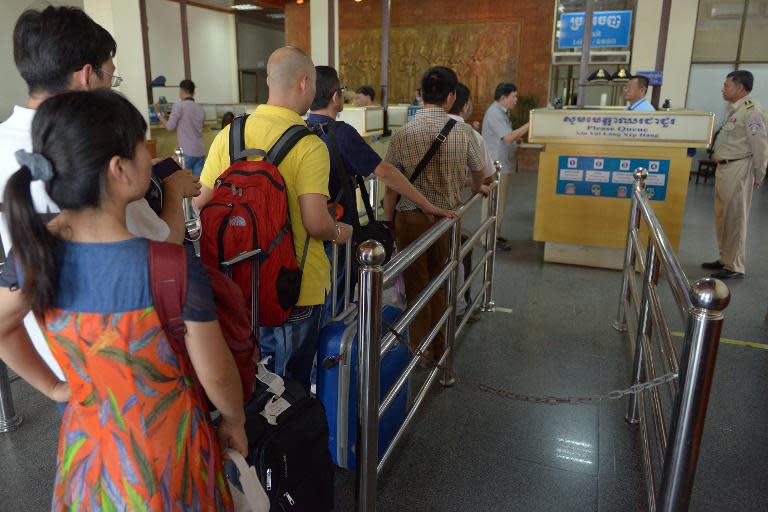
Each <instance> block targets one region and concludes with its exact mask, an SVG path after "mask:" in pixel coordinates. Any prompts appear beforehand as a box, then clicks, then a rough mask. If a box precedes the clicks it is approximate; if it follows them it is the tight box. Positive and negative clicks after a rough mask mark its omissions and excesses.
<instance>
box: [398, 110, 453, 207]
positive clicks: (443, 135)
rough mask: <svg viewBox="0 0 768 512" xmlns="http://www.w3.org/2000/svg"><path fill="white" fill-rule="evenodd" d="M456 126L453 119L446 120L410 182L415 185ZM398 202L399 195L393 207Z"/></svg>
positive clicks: (414, 171)
mask: <svg viewBox="0 0 768 512" xmlns="http://www.w3.org/2000/svg"><path fill="white" fill-rule="evenodd" d="M455 125H456V120H455V119H453V118H450V119H448V122H447V123H445V126H443V129H442V130H440V133H438V134H437V137H435V140H434V141H432V145H431V146H429V149H428V150H427V153H426V154H425V155H424V158H422V159H421V161H420V162H419V163H418V164H417V165H416V168H415V169H414V170H413V174H411V178H410V182H411V183H416V179H417V178H418V177H419V175H420V174H421V173H422V171H424V169H426V167H427V164H428V163H429V161H430V160H432V157H433V156H435V153H437V150H438V149H440V146H441V145H442V144H443V142H445V139H447V138H448V134H449V133H451V130H453V127H454V126H455ZM399 202H400V194H398V195H397V199H395V207H397V203H399Z"/></svg>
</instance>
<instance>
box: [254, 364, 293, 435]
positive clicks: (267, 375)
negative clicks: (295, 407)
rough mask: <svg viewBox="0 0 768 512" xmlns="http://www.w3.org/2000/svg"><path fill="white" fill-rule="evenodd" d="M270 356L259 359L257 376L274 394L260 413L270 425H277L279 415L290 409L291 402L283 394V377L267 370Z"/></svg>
mask: <svg viewBox="0 0 768 512" xmlns="http://www.w3.org/2000/svg"><path fill="white" fill-rule="evenodd" d="M269 357H271V356H269ZM269 357H266V358H264V359H263V360H261V361H259V363H258V365H257V372H256V378H257V379H259V380H260V381H261V382H263V383H264V385H265V386H267V391H269V392H270V393H272V395H273V396H272V398H270V399H269V401H268V402H267V403H266V405H265V406H264V410H262V411H261V412H260V413H259V414H261V415H262V416H263V417H264V418H265V419H266V420H267V423H269V424H270V425H277V417H278V416H280V414H281V413H282V412H283V411H285V410H286V409H288V408H289V407H290V406H291V404H290V403H288V401H287V400H285V399H284V398H283V397H282V396H281V395H282V394H283V392H284V391H285V382H284V381H283V378H282V377H280V376H279V375H277V374H276V373H272V372H270V371H269V370H267V363H268V362H269Z"/></svg>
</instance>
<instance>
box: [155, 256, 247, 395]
mask: <svg viewBox="0 0 768 512" xmlns="http://www.w3.org/2000/svg"><path fill="white" fill-rule="evenodd" d="M185 252H186V249H185V248H184V246H181V245H176V244H169V243H165V242H153V241H150V242H149V255H148V256H149V258H148V259H149V282H150V287H151V290H152V299H153V301H154V303H155V310H156V311H157V314H158V316H159V317H160V322H161V323H162V325H163V329H164V330H165V332H166V334H167V336H168V343H170V344H171V348H173V351H174V353H176V355H177V356H179V357H183V358H187V357H188V355H187V348H186V345H185V339H184V335H185V334H186V327H185V326H184V320H183V319H182V311H183V309H184V304H185V303H186V301H187V288H188V281H187V277H188V276H187V257H186V254H185ZM207 270H208V275H209V277H210V279H211V288H212V289H213V300H214V302H215V303H216V316H217V317H218V319H219V325H220V326H221V332H222V334H223V335H224V341H225V342H226V343H227V346H228V347H229V350H230V351H231V352H232V357H233V358H234V359H235V364H236V365H237V370H238V373H239V374H240V380H241V382H242V384H243V399H244V402H245V403H248V402H249V401H250V400H251V398H252V397H253V384H254V381H255V380H256V363H257V362H258V361H259V358H260V355H259V346H258V343H257V341H256V339H257V338H256V335H255V332H256V331H255V328H252V327H251V321H252V320H251V318H252V312H251V310H250V309H249V308H248V305H247V304H246V300H245V297H243V293H242V292H241V291H240V288H239V287H238V286H237V285H236V284H235V283H234V282H233V281H232V280H231V279H229V278H228V277H227V276H226V275H224V274H223V273H222V272H220V271H219V270H217V269H215V268H208V269H207ZM196 386H197V388H198V392H199V393H200V396H203V397H204V396H205V392H204V390H203V389H202V386H200V383H199V381H196ZM210 405H211V404H210V403H209V406H210Z"/></svg>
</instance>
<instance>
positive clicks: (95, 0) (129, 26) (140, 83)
mask: <svg viewBox="0 0 768 512" xmlns="http://www.w3.org/2000/svg"><path fill="white" fill-rule="evenodd" d="M83 9H84V10H85V12H86V13H88V15H89V16H90V17H91V18H93V19H94V21H96V23H98V24H99V25H101V26H102V27H104V28H105V29H107V30H108V31H109V32H110V33H111V34H112V37H114V38H115V41H116V42H117V54H116V55H115V69H116V71H115V72H116V74H117V75H119V76H120V77H122V78H123V83H122V85H121V86H120V87H119V88H118V89H117V90H119V91H120V92H121V93H122V94H124V95H125V96H126V97H127V98H128V99H129V100H130V101H131V103H133V104H134V106H135V107H136V108H137V109H139V112H141V114H142V115H143V116H144V119H146V120H147V121H148V120H149V119H148V111H147V106H148V99H147V87H146V79H145V74H144V49H143V45H142V37H141V16H140V12H139V0H84V1H83Z"/></svg>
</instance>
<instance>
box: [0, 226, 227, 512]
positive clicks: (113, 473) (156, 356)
mask: <svg viewBox="0 0 768 512" xmlns="http://www.w3.org/2000/svg"><path fill="white" fill-rule="evenodd" d="M187 259H188V262H189V264H188V268H189V286H188V294H187V295H188V300H187V303H186V305H185V307H184V319H185V320H192V321H198V322H205V321H211V320H214V319H215V318H216V313H215V308H214V305H213V302H212V298H211V297H212V295H211V291H210V284H209V282H208V277H207V274H206V273H205V270H204V269H203V268H202V267H201V266H200V264H199V263H198V262H197V260H196V258H194V257H192V256H189V257H188V258H187ZM10 261H13V260H10ZM59 261H60V267H59V268H60V277H59V283H60V284H59V286H60V291H59V294H58V296H57V300H56V308H55V309H53V310H52V311H49V312H48V313H47V314H46V315H45V318H44V321H42V322H41V321H40V320H39V319H38V321H39V323H40V324H41V326H42V327H43V332H44V333H45V335H46V337H47V339H48V344H49V346H50V347H51V350H52V352H53V354H54V357H55V358H56V360H57V362H58V363H59V364H60V365H61V368H62V370H63V371H64V374H65V376H66V378H67V381H68V382H69V384H70V389H71V398H70V401H69V404H68V405H67V407H66V410H65V412H64V417H63V421H62V425H61V432H60V436H59V448H58V459H57V471H56V485H55V491H54V496H53V502H52V509H53V510H55V511H60V510H67V511H70V510H71V511H77V510H84V511H93V512H97V511H104V512H107V511H112V510H118V511H123V510H131V511H171V510H174V511H175V510H183V511H187V510H189V511H198V510H205V511H209V510H214V511H219V510H231V509H232V502H231V497H230V494H229V490H228V486H227V483H226V479H225V477H224V473H223V471H222V464H221V456H220V453H219V448H218V443H217V439H216V435H215V432H214V431H213V429H212V427H210V426H209V424H208V423H207V422H206V413H205V410H204V408H203V407H202V406H201V402H200V400H199V398H198V396H197V394H196V392H195V387H194V382H193V380H192V377H191V375H192V371H191V370H192V369H191V368H190V365H189V362H188V360H187V359H186V358H179V357H177V356H176V354H175V353H174V352H173V350H172V349H171V346H170V344H169V342H168V340H167V339H166V336H165V333H164V332H163V329H162V327H161V324H160V319H159V317H158V315H157V313H156V312H155V309H154V306H153V304H152V296H151V291H150V283H149V276H148V271H147V241H146V240H143V239H132V240H126V241H123V242H115V243H73V242H64V243H62V246H61V252H60V257H59ZM9 266H10V265H9ZM8 274H9V272H5V273H4V275H3V279H2V280H0V285H5V286H12V285H13V284H15V282H16V281H19V280H17V279H14V277H15V276H9V275H8Z"/></svg>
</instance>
